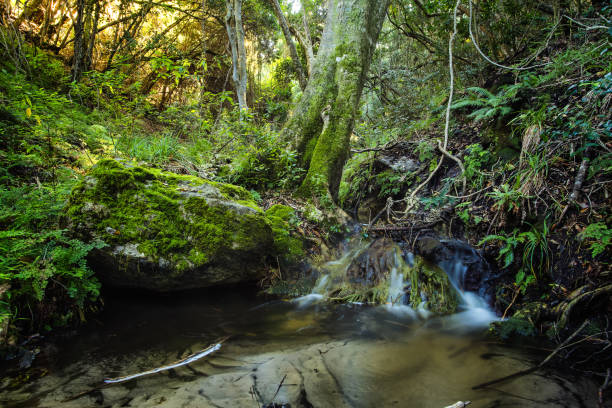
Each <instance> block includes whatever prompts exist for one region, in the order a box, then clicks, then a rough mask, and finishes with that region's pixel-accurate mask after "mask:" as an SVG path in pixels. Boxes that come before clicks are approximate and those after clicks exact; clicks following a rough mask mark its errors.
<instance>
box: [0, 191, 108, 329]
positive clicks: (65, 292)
mask: <svg viewBox="0 0 612 408" xmlns="http://www.w3.org/2000/svg"><path fill="white" fill-rule="evenodd" d="M71 186H72V183H71V182H66V183H60V184H58V185H57V186H55V187H49V186H45V185H41V186H36V187H31V186H23V187H15V188H0V286H3V284H8V287H9V292H8V302H4V303H1V304H0V315H2V316H4V318H7V317H9V316H14V317H16V318H17V319H22V318H29V317H30V316H31V311H32V310H38V311H39V313H37V314H36V315H35V318H36V321H32V322H30V324H31V327H32V328H35V327H40V326H41V325H47V324H53V323H54V322H65V321H66V316H73V315H74V314H73V313H72V311H73V310H75V311H82V310H83V308H84V307H85V305H86V303H87V302H88V301H91V300H95V299H96V298H97V297H98V295H99V288H100V285H99V283H98V281H97V279H96V278H95V276H94V275H93V272H92V271H91V270H90V269H89V268H88V267H87V264H86V256H87V254H88V253H89V251H91V250H92V249H94V248H101V247H103V246H104V245H105V244H104V243H102V242H99V241H97V242H92V243H88V244H86V243H83V242H81V241H79V240H76V239H72V238H70V237H69V236H67V235H66V233H65V231H64V230H62V229H59V228H58V227H59V220H60V217H61V215H62V213H63V208H64V205H65V202H66V199H67V196H68V194H69V192H70V188H71ZM79 314H80V313H79Z"/></svg>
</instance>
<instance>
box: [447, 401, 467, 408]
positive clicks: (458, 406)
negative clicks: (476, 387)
mask: <svg viewBox="0 0 612 408" xmlns="http://www.w3.org/2000/svg"><path fill="white" fill-rule="evenodd" d="M471 403H472V401H457V402H455V403H454V404H453V405H449V406H448V407H444V408H465V407H467V406H468V405H470V404H471Z"/></svg>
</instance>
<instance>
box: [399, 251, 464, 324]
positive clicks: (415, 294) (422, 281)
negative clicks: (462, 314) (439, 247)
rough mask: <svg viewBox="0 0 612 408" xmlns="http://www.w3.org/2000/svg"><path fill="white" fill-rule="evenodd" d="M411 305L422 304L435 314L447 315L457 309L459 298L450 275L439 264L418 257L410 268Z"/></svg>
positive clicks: (408, 287)
mask: <svg viewBox="0 0 612 408" xmlns="http://www.w3.org/2000/svg"><path fill="white" fill-rule="evenodd" d="M409 282H410V284H409V285H408V286H407V289H409V292H410V305H411V306H413V307H417V306H419V305H421V304H423V305H424V306H425V308H426V309H427V310H429V311H431V312H433V313H435V314H439V315H445V314H450V313H454V312H455V311H456V310H457V306H458V304H459V300H458V298H457V292H456V290H455V288H453V286H452V284H451V282H450V280H449V278H448V275H447V274H446V272H444V270H442V268H440V267H439V266H437V265H435V264H432V263H429V262H428V261H426V260H425V259H423V258H421V257H416V260H415V263H414V266H413V267H411V268H410V269H409Z"/></svg>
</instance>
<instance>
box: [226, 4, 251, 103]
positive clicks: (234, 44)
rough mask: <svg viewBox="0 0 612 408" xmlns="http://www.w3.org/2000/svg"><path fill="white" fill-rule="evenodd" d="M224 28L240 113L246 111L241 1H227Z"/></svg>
mask: <svg viewBox="0 0 612 408" xmlns="http://www.w3.org/2000/svg"><path fill="white" fill-rule="evenodd" d="M226 6H227V13H226V14H225V28H226V30H227V36H228V38H229V42H230V49H231V52H232V66H233V76H232V78H233V79H234V85H235V87H236V96H237V97H238V106H239V107H240V110H241V111H244V110H247V109H248V105H247V82H248V77H247V68H246V48H245V46H244V26H243V25H242V0H227V3H226Z"/></svg>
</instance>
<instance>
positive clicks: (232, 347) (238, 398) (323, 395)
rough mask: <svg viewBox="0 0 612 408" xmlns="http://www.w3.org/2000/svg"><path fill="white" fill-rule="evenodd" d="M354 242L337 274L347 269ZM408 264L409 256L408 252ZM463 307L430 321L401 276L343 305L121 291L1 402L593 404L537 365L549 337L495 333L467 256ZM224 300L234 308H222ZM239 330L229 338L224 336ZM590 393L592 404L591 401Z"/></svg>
mask: <svg viewBox="0 0 612 408" xmlns="http://www.w3.org/2000/svg"><path fill="white" fill-rule="evenodd" d="M358 253H359V251H358V250H356V249H355V248H353V249H352V250H349V251H347V252H346V254H345V255H344V257H342V258H341V259H339V260H337V261H334V262H331V263H329V264H328V265H327V267H328V268H331V269H333V268H338V266H339V265H344V266H341V268H344V269H346V267H347V265H349V263H350V262H348V261H349V260H350V258H352V257H355V256H357V254H358ZM408 258H409V259H408V262H410V261H411V259H410V258H411V256H410V255H409V256H408ZM444 269H445V270H446V271H447V273H449V276H450V278H451V282H452V283H453V286H454V287H455V288H456V290H457V291H458V292H459V294H460V299H461V300H460V307H459V312H458V313H455V314H453V315H449V316H444V317H432V316H430V315H429V313H428V312H427V311H426V310H425V309H423V308H418V309H416V310H415V309H413V308H411V307H409V306H406V305H404V304H403V303H405V302H402V301H401V300H397V301H396V302H394V301H393V300H392V299H400V298H401V296H397V293H400V292H401V290H402V287H403V286H404V282H401V279H399V280H398V277H397V275H396V274H395V275H394V271H395V269H393V270H392V273H391V279H389V282H390V285H391V287H390V288H389V299H390V301H389V302H388V304H387V305H384V306H376V307H375V306H370V305H364V304H355V303H353V304H350V303H349V304H333V303H330V302H329V301H326V300H325V299H324V297H325V296H324V295H323V293H324V291H325V288H326V287H327V286H328V285H329V283H330V281H331V280H333V277H332V278H331V279H330V276H328V275H324V274H322V275H321V277H320V278H319V280H318V283H317V285H316V287H315V289H314V290H313V293H312V294H311V295H307V296H305V297H302V298H298V299H294V300H272V301H270V300H267V301H266V299H262V298H261V297H256V296H255V295H253V292H254V291H253V290H252V289H249V288H246V289H245V290H240V289H229V288H228V289H215V290H211V291H206V292H198V293H190V294H180V295H168V296H167V297H164V298H162V299H161V300H160V299H159V298H155V299H152V298H148V297H142V298H135V297H134V296H131V297H127V296H122V295H114V296H112V297H109V298H107V300H106V302H107V308H106V310H105V312H104V313H103V314H102V315H100V316H99V319H98V320H94V321H92V322H90V324H89V325H87V326H85V327H83V328H81V329H80V331H79V333H78V335H76V336H70V337H68V338H67V339H62V340H61V341H55V342H54V344H53V342H52V343H51V344H50V345H47V346H46V347H47V349H45V350H43V351H42V352H41V353H40V355H39V358H36V359H35V360H34V364H33V365H32V367H31V368H30V370H29V371H28V374H27V375H28V376H30V377H31V378H30V381H26V382H23V383H21V382H20V380H19V379H12V380H8V379H7V380H4V382H3V383H2V390H1V391H2V393H1V394H0V395H1V397H0V404H1V405H2V406H3V407H7V408H9V407H10V408H16V407H50V406H62V407H90V406H91V407H96V406H105V407H111V406H112V407H120V406H131V407H153V406H155V407H228V408H229V407H231V408H233V407H236V408H237V407H262V406H265V407H281V406H283V407H317V408H319V407H391V406H398V407H415V408H417V407H431V408H441V407H445V406H448V405H451V404H453V403H454V402H456V401H472V406H474V407H517V406H521V407H592V406H595V405H594V400H595V397H596V388H597V387H596V385H594V384H592V383H589V382H586V381H582V380H580V379H578V378H576V377H574V376H572V375H571V374H569V373H566V372H562V371H559V370H553V369H542V370H539V371H536V372H534V373H531V374H528V375H523V376H520V377H518V378H514V379H512V380H509V381H504V382H501V383H498V384H495V385H491V386H489V387H484V388H481V389H473V387H475V386H477V385H479V384H482V383H485V382H488V381H490V380H493V379H496V378H500V377H503V376H506V375H510V374H512V373H515V372H518V371H521V370H524V369H527V368H530V367H533V366H535V365H537V363H538V362H539V361H541V360H542V359H544V358H545V357H546V356H547V355H548V354H549V353H550V350H549V349H548V350H547V349H546V347H547V346H545V345H538V344H526V343H525V339H523V340H522V341H523V344H521V345H520V348H519V345H516V344H515V345H514V346H511V345H508V344H502V343H497V342H495V341H493V340H492V339H491V338H488V337H486V336H485V332H486V328H487V327H488V325H489V323H490V322H491V321H492V320H495V319H498V317H497V316H496V315H495V314H494V313H493V312H492V311H491V310H489V308H488V306H487V303H486V301H485V300H484V299H483V298H481V297H480V296H479V295H478V294H477V293H472V292H467V291H464V290H463V289H462V287H461V284H460V279H459V278H458V277H459V276H460V273H458V271H459V272H461V271H465V269H466V268H465V267H463V265H461V262H460V261H456V262H453V263H449V264H448V265H446V267H445V268H444ZM221 304H223V305H224V306H223V307H220V306H219V305H221ZM227 336H229V337H227ZM222 337H223V338H227V340H225V341H224V342H223V343H222V344H221V347H220V348H219V349H218V350H216V351H215V352H214V353H211V354H210V355H208V356H206V357H205V358H202V359H201V360H198V361H195V362H193V363H191V364H188V365H183V366H180V367H177V368H174V369H170V370H167V371H164V372H161V373H158V374H154V375H149V376H145V377H141V378H136V379H133V380H131V381H127V382H125V383H119V384H111V385H106V386H103V383H102V380H103V379H105V378H113V377H120V376H127V375H131V374H135V373H141V372H143V371H147V370H150V369H153V368H156V367H163V366H167V365H170V364H172V362H174V361H177V360H180V359H183V358H184V357H185V356H188V355H190V354H193V353H197V352H198V351H200V350H203V349H206V348H207V347H208V346H209V345H211V344H215V342H216V341H218V339H219V338H222ZM590 397H593V399H592V400H591V399H589V398H590Z"/></svg>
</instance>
